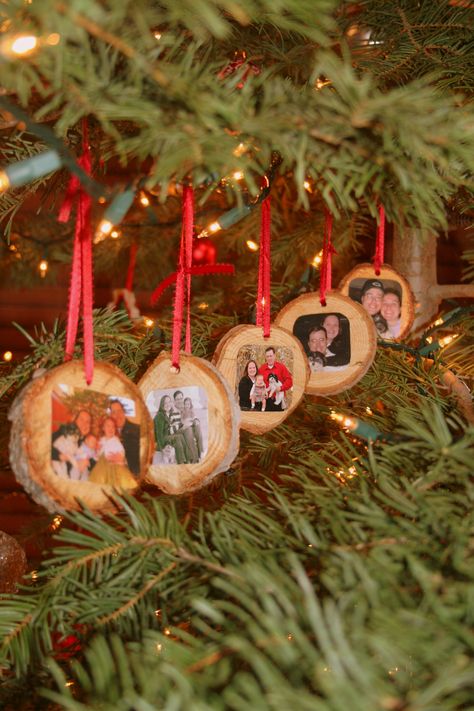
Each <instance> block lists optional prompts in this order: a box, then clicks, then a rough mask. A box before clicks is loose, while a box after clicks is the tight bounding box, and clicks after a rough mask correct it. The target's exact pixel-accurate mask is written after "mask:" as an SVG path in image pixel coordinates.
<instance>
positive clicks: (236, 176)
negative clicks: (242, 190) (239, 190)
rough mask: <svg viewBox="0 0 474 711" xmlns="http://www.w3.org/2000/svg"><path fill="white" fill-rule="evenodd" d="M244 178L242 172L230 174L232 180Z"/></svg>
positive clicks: (237, 171)
mask: <svg viewBox="0 0 474 711" xmlns="http://www.w3.org/2000/svg"><path fill="white" fill-rule="evenodd" d="M243 177H244V172H243V170H236V171H234V172H233V173H232V178H233V179H234V180H242V179H243Z"/></svg>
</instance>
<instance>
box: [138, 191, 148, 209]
mask: <svg viewBox="0 0 474 711" xmlns="http://www.w3.org/2000/svg"><path fill="white" fill-rule="evenodd" d="M140 203H141V204H142V205H143V207H148V205H149V204H150V200H149V198H148V197H147V196H146V195H145V193H142V194H141V195H140Z"/></svg>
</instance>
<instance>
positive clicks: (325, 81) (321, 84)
mask: <svg viewBox="0 0 474 711" xmlns="http://www.w3.org/2000/svg"><path fill="white" fill-rule="evenodd" d="M330 83H331V82H330V81H329V80H328V79H322V78H321V77H319V79H316V82H315V85H314V88H315V89H316V91H320V90H321V89H322V88H323V87H325V86H328V85H329V84H330Z"/></svg>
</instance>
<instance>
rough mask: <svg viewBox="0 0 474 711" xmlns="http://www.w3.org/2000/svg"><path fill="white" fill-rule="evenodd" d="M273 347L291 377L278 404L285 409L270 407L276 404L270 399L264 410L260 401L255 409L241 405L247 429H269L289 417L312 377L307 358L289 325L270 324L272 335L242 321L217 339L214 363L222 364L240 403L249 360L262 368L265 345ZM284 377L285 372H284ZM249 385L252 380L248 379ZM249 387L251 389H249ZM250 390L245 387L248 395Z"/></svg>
mask: <svg viewBox="0 0 474 711" xmlns="http://www.w3.org/2000/svg"><path fill="white" fill-rule="evenodd" d="M270 347H272V348H273V349H274V353H275V360H276V362H277V363H281V364H283V365H284V367H285V368H287V370H288V371H289V373H290V375H291V379H292V385H291V388H290V389H289V390H288V391H287V392H285V393H284V399H283V402H282V403H280V404H279V405H278V407H280V406H281V407H284V409H282V410H273V411H272V410H271V409H270V408H271V407H274V405H273V403H270V398H268V399H267V402H266V407H265V412H262V411H261V409H259V405H260V408H261V407H262V405H261V403H260V404H259V403H258V402H256V403H255V409H254V410H252V409H250V402H248V403H247V405H244V406H243V407H244V408H246V409H243V408H241V427H242V429H244V430H247V431H248V432H254V433H256V434H260V433H263V432H268V430H271V429H273V428H274V427H276V426H277V425H279V424H280V423H281V422H283V420H285V419H286V417H288V415H289V414H290V412H292V411H293V410H294V409H295V407H296V406H297V405H298V404H299V402H300V400H301V398H302V397H303V394H304V390H305V386H306V382H307V380H308V377H309V368H308V364H307V359H306V356H305V353H304V350H303V349H302V347H301V345H300V343H299V341H298V340H297V339H296V338H295V337H294V336H293V335H292V334H291V333H290V332H289V331H287V330H286V329H284V328H277V327H276V326H273V325H272V327H271V331H270V336H269V338H264V337H263V334H262V329H261V327H259V326H249V325H241V326H235V327H234V328H232V329H231V330H230V331H229V332H228V333H226V335H225V336H224V338H222V339H221V341H220V342H219V343H218V345H217V348H216V351H215V353H214V356H213V359H212V361H213V363H215V365H216V366H217V368H219V370H220V371H221V373H222V375H223V376H224V377H225V378H226V380H227V382H228V383H229V386H230V389H231V391H232V393H233V394H234V397H235V400H236V402H237V403H239V386H240V385H241V383H242V382H243V380H244V379H245V369H246V367H247V364H248V363H249V361H251V360H252V361H255V362H256V363H257V365H258V366H259V367H261V368H263V367H264V365H265V362H266V355H265V351H266V349H268V348H270ZM282 377H283V376H282ZM249 388H250V383H249ZM249 388H248V390H249ZM247 396H248V392H247V391H246V395H245V397H246V399H247Z"/></svg>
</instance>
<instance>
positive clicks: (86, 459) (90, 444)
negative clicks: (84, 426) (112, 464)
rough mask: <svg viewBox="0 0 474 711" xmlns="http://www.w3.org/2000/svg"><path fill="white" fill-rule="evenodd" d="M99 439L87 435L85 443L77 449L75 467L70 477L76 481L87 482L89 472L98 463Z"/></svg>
mask: <svg viewBox="0 0 474 711" xmlns="http://www.w3.org/2000/svg"><path fill="white" fill-rule="evenodd" d="M97 447H98V442H97V437H95V436H94V435H93V434H88V435H86V438H85V439H84V441H83V443H82V444H80V445H79V447H78V448H77V452H76V456H75V460H76V461H75V465H74V466H73V467H72V468H71V471H70V477H71V479H75V480H76V481H87V480H88V478H89V471H90V469H91V468H92V467H93V466H94V465H95V463H96V461H97Z"/></svg>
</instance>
